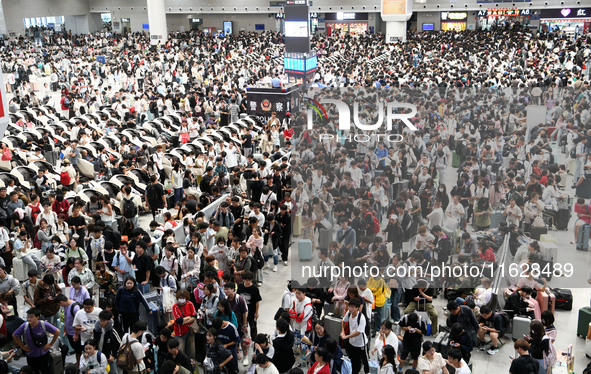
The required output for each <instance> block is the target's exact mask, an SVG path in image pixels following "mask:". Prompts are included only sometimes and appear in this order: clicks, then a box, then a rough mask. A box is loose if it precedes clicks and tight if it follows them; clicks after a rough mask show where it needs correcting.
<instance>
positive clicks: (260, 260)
mask: <svg viewBox="0 0 591 374" xmlns="http://www.w3.org/2000/svg"><path fill="white" fill-rule="evenodd" d="M252 259H253V260H254V261H253V263H254V264H256V268H257V270H260V269H262V268H263V266H265V258H264V257H263V253H262V252H261V250H260V249H258V248H257V249H256V250H255V251H254V256H252ZM253 267H254V266H253Z"/></svg>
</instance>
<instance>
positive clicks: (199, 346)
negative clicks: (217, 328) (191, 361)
mask: <svg viewBox="0 0 591 374" xmlns="http://www.w3.org/2000/svg"><path fill="white" fill-rule="evenodd" d="M206 345H207V339H206V338H205V330H203V329H202V330H199V331H197V333H196V334H195V361H197V362H199V363H203V361H205V354H206V353H207V352H206V351H205V349H206Z"/></svg>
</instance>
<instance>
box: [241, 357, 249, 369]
mask: <svg viewBox="0 0 591 374" xmlns="http://www.w3.org/2000/svg"><path fill="white" fill-rule="evenodd" d="M242 366H244V367H246V366H248V357H244V360H243V361H242Z"/></svg>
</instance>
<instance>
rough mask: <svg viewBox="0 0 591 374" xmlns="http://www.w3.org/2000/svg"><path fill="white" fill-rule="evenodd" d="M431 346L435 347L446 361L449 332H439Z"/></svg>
mask: <svg viewBox="0 0 591 374" xmlns="http://www.w3.org/2000/svg"><path fill="white" fill-rule="evenodd" d="M433 345H434V346H435V350H436V351H437V352H439V353H441V356H443V358H445V359H447V354H448V352H449V332H440V333H439V334H438V335H437V337H436V338H435V340H434V341H433Z"/></svg>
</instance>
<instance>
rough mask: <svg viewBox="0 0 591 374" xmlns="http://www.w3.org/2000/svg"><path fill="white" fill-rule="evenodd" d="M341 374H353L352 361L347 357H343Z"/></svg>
mask: <svg viewBox="0 0 591 374" xmlns="http://www.w3.org/2000/svg"><path fill="white" fill-rule="evenodd" d="M340 374H353V365H351V359H350V358H349V357H347V356H343V363H342V364H341V373H340Z"/></svg>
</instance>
